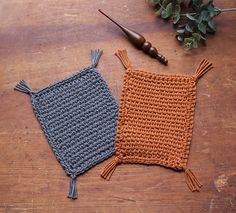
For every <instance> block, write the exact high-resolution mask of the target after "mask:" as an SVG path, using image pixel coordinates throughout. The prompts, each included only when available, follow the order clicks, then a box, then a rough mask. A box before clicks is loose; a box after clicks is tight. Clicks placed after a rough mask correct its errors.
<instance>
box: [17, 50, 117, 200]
mask: <svg viewBox="0 0 236 213" xmlns="http://www.w3.org/2000/svg"><path fill="white" fill-rule="evenodd" d="M91 54H92V65H91V66H89V67H87V68H84V69H82V70H81V71H80V72H77V73H75V74H74V75H72V76H71V77H69V78H66V79H64V80H62V81H59V82H57V83H54V84H52V85H49V86H48V87H45V88H43V89H40V90H37V91H34V90H32V89H30V87H29V86H28V85H27V84H26V82H25V81H23V80H22V81H20V82H19V83H18V84H17V86H16V88H15V89H16V90H19V91H21V92H24V93H28V94H30V95H31V100H32V106H33V110H34V112H35V114H36V117H37V118H38V120H39V122H40V124H41V126H42V129H43V131H44V133H45V135H46V137H47V139H48V143H49V144H50V146H51V148H52V150H53V152H54V153H55V155H56V158H57V159H58V161H59V162H60V164H61V165H62V167H63V168H64V169H65V171H66V173H67V174H68V175H69V176H70V177H71V179H70V188H69V194H68V197H69V198H72V199H75V198H77V189H76V177H77V176H78V175H80V174H82V173H84V172H86V171H87V170H88V169H90V168H91V167H93V166H94V165H96V164H98V163H99V162H101V161H103V160H105V159H107V158H108V157H110V156H111V155H112V154H113V153H114V151H115V150H114V140H115V132H116V123H117V113H118V107H117V103H116V101H115V99H114V97H113V96H112V94H111V92H110V90H109V88H108V86H107V84H106V82H105V81H104V80H103V78H102V76H101V75H100V73H99V72H98V70H97V69H96V65H97V63H98V60H99V58H100V56H101V54H102V51H101V50H92V51H91Z"/></svg>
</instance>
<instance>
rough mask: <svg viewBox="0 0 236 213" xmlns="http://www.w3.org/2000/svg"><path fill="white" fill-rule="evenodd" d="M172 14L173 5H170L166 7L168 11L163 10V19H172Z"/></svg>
mask: <svg viewBox="0 0 236 213" xmlns="http://www.w3.org/2000/svg"><path fill="white" fill-rule="evenodd" d="M171 13H172V3H169V4H168V5H167V7H166V10H163V11H162V12H161V17H162V18H163V19H167V18H169V17H170V15H171Z"/></svg>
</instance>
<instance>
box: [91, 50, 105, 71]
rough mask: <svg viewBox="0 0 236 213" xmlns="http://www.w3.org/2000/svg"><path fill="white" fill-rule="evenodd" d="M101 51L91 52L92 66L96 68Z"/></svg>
mask: <svg viewBox="0 0 236 213" xmlns="http://www.w3.org/2000/svg"><path fill="white" fill-rule="evenodd" d="M102 52H103V51H102V50H100V49H97V50H91V58H92V66H93V67H96V66H97V64H98V61H99V59H100V57H101V55H102Z"/></svg>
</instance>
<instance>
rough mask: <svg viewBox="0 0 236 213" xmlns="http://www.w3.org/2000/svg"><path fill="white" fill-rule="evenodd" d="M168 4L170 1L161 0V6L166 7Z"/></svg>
mask: <svg viewBox="0 0 236 213" xmlns="http://www.w3.org/2000/svg"><path fill="white" fill-rule="evenodd" d="M169 2H170V0H163V1H162V6H163V7H166V5H167V4H168V3H169Z"/></svg>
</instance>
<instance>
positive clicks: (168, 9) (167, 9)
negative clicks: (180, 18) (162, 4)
mask: <svg viewBox="0 0 236 213" xmlns="http://www.w3.org/2000/svg"><path fill="white" fill-rule="evenodd" d="M172 10H173V6H172V3H169V4H168V5H167V7H166V13H167V15H168V17H169V16H170V15H171V13H172Z"/></svg>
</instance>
